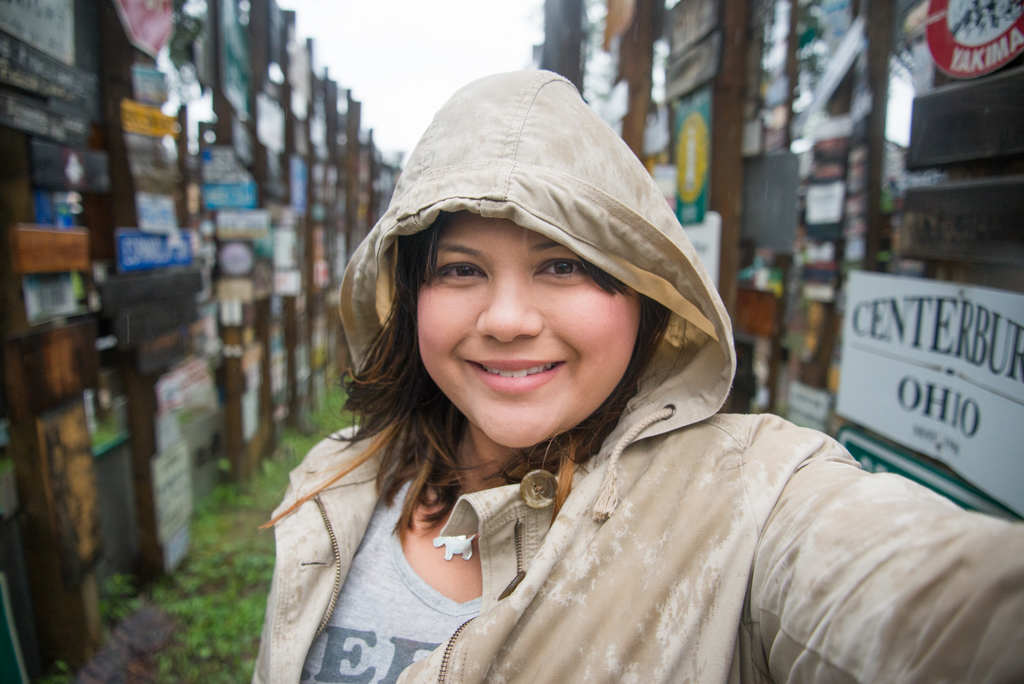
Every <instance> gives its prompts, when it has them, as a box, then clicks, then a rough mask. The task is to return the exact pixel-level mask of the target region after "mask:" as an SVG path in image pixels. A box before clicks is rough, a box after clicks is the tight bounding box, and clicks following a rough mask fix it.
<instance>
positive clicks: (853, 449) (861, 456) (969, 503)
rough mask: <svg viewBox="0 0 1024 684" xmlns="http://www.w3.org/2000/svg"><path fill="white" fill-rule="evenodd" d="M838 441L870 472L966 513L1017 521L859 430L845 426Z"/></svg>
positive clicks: (956, 482) (962, 485)
mask: <svg viewBox="0 0 1024 684" xmlns="http://www.w3.org/2000/svg"><path fill="white" fill-rule="evenodd" d="M837 439H838V440H839V443H840V444H842V445H843V446H844V447H846V449H847V451H849V452H850V454H851V455H852V456H853V457H854V458H855V459H857V460H858V461H860V464H861V467H863V468H864V470H866V471H868V472H869V473H896V474H897V475H902V476H903V477H905V478H907V479H909V480H913V481H914V482H916V483H918V484H920V485H924V486H925V487H928V488H929V489H931V490H932V491H935V492H938V493H939V494H942V495H943V496H945V497H946V498H947V499H950V500H951V501H952V502H953V503H955V504H956V505H958V506H960V507H961V508H966V509H967V510H969V511H978V512H980V513H987V514H989V515H995V516H998V517H1000V518H1007V519H1010V520H1019V519H1020V518H1019V517H1018V516H1017V515H1016V514H1015V513H1013V511H1011V510H1010V509H1008V508H1006V507H1005V506H1003V505H1002V504H1000V503H999V502H997V501H995V500H994V499H992V498H991V497H989V496H987V495H986V494H984V493H983V492H980V491H978V490H977V489H975V488H974V487H972V486H970V485H969V484H967V483H964V482H961V481H959V480H957V479H954V478H953V477H951V476H949V475H947V474H946V473H944V472H942V471H941V470H939V469H937V468H935V467H933V466H931V465H928V464H927V463H925V462H924V461H922V460H920V459H917V458H914V457H913V456H911V455H910V453H909V452H906V451H903V450H902V449H897V448H896V447H892V446H889V445H888V444H884V443H883V442H881V441H880V440H878V439H875V438H873V437H869V436H868V435H866V434H865V433H864V432H862V431H860V430H857V429H855V428H852V427H849V426H844V427H843V428H842V429H840V430H839V436H838V437H837Z"/></svg>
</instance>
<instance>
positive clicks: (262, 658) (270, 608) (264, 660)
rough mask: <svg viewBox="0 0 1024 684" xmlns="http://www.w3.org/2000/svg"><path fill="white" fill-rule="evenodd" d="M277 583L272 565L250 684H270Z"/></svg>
mask: <svg viewBox="0 0 1024 684" xmlns="http://www.w3.org/2000/svg"><path fill="white" fill-rule="evenodd" d="M276 583H277V564H276V563H275V564H274V579H273V580H271V582H270V594H269V595H268V596H267V610H266V613H265V615H264V616H263V630H262V632H261V633H260V650H259V654H258V655H257V656H256V667H255V669H254V670H253V673H252V684H269V682H270V631H271V629H273V622H274V605H275V601H274V598H275V597H274V588H275V584H276Z"/></svg>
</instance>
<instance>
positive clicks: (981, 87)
mask: <svg viewBox="0 0 1024 684" xmlns="http://www.w3.org/2000/svg"><path fill="white" fill-rule="evenodd" d="M1021 121H1024V67H1018V68H1016V69H1010V70H1008V71H1005V72H1002V73H999V74H994V75H992V76H990V77H989V78H985V79H982V80H980V81H972V82H967V83H955V84H950V85H946V86H943V87H941V88H936V89H935V90H933V91H932V92H930V93H928V94H926V95H922V96H920V97H915V98H914V110H913V113H912V115H911V122H910V150H909V151H908V153H907V168H908V169H910V170H915V169H924V168H929V167H931V166H937V165H941V164H952V163H956V162H963V161H970V160H973V159H986V158H991V157H1005V156H1009V155H1018V154H1021V153H1024V126H1021V123H1020V122H1021Z"/></svg>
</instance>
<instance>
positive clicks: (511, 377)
mask: <svg viewBox="0 0 1024 684" xmlns="http://www.w3.org/2000/svg"><path fill="white" fill-rule="evenodd" d="M469 363H470V365H471V366H473V368H474V369H475V370H476V373H477V375H478V376H479V377H480V379H481V380H482V381H483V383H484V384H485V385H487V387H489V388H490V389H492V390H494V391H495V392H501V393H503V394H523V393H526V392H531V391H533V390H535V389H537V388H538V387H540V386H542V385H545V384H547V383H548V381H550V380H552V379H553V378H554V377H555V375H557V374H558V372H559V370H560V369H561V367H562V366H563V365H565V364H564V363H563V362H561V361H486V362H483V361H479V362H478V361H470V362H469Z"/></svg>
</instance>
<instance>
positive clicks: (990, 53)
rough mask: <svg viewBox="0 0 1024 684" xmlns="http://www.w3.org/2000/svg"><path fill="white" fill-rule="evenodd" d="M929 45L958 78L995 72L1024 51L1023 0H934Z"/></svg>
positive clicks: (930, 10) (940, 62) (930, 7)
mask: <svg viewBox="0 0 1024 684" xmlns="http://www.w3.org/2000/svg"><path fill="white" fill-rule="evenodd" d="M927 31H928V48H929V49H930V50H931V52H932V57H933V58H934V59H935V64H936V66H938V67H939V69H941V70H942V71H944V72H946V73H947V74H949V75H950V76H952V77H954V78H975V77H977V76H984V75H985V74H989V73H992V72H993V71H995V70H996V69H998V68H1000V67H1001V66H1003V65H1004V64H1006V63H1007V62H1009V61H1010V60H1012V59H1013V58H1014V57H1016V56H1017V55H1019V54H1020V53H1021V52H1024V2H1021V0H931V3H930V4H929V5H928V29H927Z"/></svg>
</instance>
